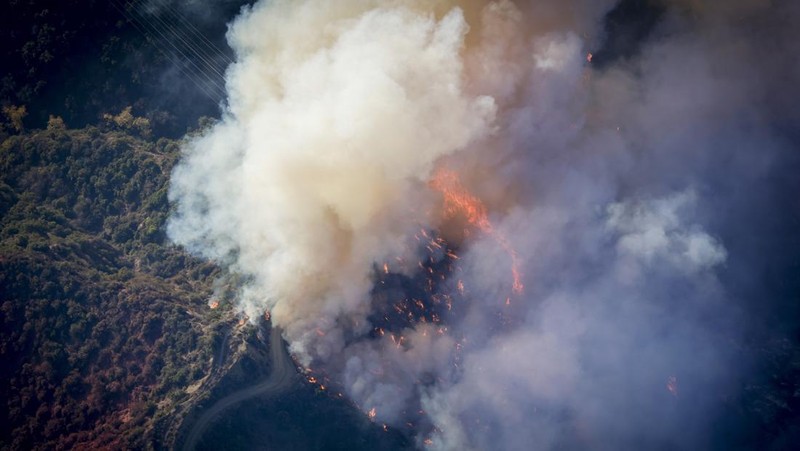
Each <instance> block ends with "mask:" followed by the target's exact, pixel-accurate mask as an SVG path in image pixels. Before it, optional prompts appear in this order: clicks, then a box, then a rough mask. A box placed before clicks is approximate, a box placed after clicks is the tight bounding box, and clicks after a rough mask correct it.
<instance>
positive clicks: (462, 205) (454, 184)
mask: <svg viewBox="0 0 800 451" xmlns="http://www.w3.org/2000/svg"><path fill="white" fill-rule="evenodd" d="M430 186H431V188H433V189H434V190H436V191H438V192H440V193H441V194H442V196H443V198H444V207H443V211H444V215H445V217H451V218H452V217H455V216H459V215H461V216H463V217H464V218H465V219H466V221H467V224H469V225H471V226H473V227H475V228H477V229H478V230H480V231H481V232H483V233H485V234H486V235H488V236H490V237H492V239H494V240H495V241H496V242H497V244H498V245H499V246H500V247H501V248H502V249H503V251H505V253H506V254H508V256H509V258H510V259H511V277H512V280H513V284H512V289H513V291H514V294H521V293H522V291H523V289H524V288H525V286H524V285H523V284H522V274H521V272H520V269H519V268H520V261H519V256H518V255H517V251H516V250H514V247H513V246H512V245H511V243H510V242H509V241H508V239H507V238H506V237H505V236H504V235H503V234H501V233H499V232H498V231H496V230H495V228H494V226H493V225H492V222H491V221H490V220H489V215H488V213H487V211H486V206H485V205H484V204H483V202H481V200H480V199H478V198H477V197H475V196H474V195H472V193H470V192H469V191H468V190H467V189H466V187H464V185H463V184H462V183H461V180H460V179H459V178H458V174H456V173H455V172H453V171H450V170H447V169H439V170H437V171H436V173H434V175H433V178H432V179H431V181H430Z"/></svg>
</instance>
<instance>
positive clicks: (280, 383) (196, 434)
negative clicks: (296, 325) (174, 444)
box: [182, 327, 296, 451]
mask: <svg viewBox="0 0 800 451" xmlns="http://www.w3.org/2000/svg"><path fill="white" fill-rule="evenodd" d="M269 341H270V361H271V363H272V369H271V372H270V374H269V376H268V377H267V378H266V379H265V380H264V381H263V382H261V383H259V384H257V385H253V386H250V387H246V388H243V389H241V390H239V391H236V392H233V393H231V394H230V395H228V396H226V397H224V398H222V399H220V400H219V401H217V402H216V403H214V405H212V406H211V407H210V408H209V409H208V410H206V411H205V412H203V414H202V415H201V416H200V418H198V419H197V421H195V422H194V424H193V425H192V429H191V430H190V431H189V433H188V434H187V435H186V440H184V442H183V448H182V449H183V450H184V451H192V450H194V449H195V448H196V447H197V442H198V441H199V440H200V439H201V438H202V437H203V432H205V430H206V428H207V427H208V426H209V425H210V424H211V422H212V421H214V418H215V417H216V416H217V415H218V414H220V413H222V412H223V411H224V410H225V409H228V408H229V407H233V406H234V405H236V404H239V403H240V402H242V401H244V400H246V399H249V398H252V397H254V396H262V395H266V394H272V393H278V392H280V391H282V390H283V389H284V388H286V387H287V386H288V385H289V382H290V381H291V377H292V375H294V373H295V372H296V368H295V367H294V364H293V362H292V359H291V358H290V357H289V354H288V353H287V351H286V347H285V346H284V345H283V337H281V331H280V329H278V328H277V327H273V328H272V333H271V334H270V340H269Z"/></svg>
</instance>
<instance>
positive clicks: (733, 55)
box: [168, 0, 800, 450]
mask: <svg viewBox="0 0 800 451" xmlns="http://www.w3.org/2000/svg"><path fill="white" fill-rule="evenodd" d="M768 3H769V2H761V1H738V2H725V6H724V7H723V6H719V5H717V4H716V3H713V2H704V1H674V2H663V3H660V4H659V5H658V8H660V11H662V12H661V18H660V21H659V23H658V24H657V26H656V27H655V29H654V31H653V33H651V36H650V37H649V38H648V39H647V40H646V41H642V42H639V43H638V48H637V49H636V51H635V52H633V53H631V54H630V55H622V56H619V55H618V56H617V57H612V56H613V55H612V56H606V57H605V58H604V59H603V61H602V65H601V64H600V63H601V62H600V61H595V62H592V57H591V55H590V53H591V52H593V51H598V50H601V46H602V45H603V42H605V41H604V39H605V37H604V36H605V35H604V27H603V19H604V17H605V16H606V14H607V13H608V12H609V11H611V10H612V8H614V7H615V4H616V2H614V1H589V0H586V1H582V0H573V1H539V2H531V3H530V4H529V3H524V2H520V3H514V2H511V1H508V0H500V1H494V2H491V1H468V2H463V1H461V2H459V1H445V0H441V1H434V2H425V1H413V0H396V1H370V0H347V1H288V0H274V1H269V2H267V1H261V2H258V3H256V4H255V5H254V6H252V7H250V8H247V9H245V10H243V12H242V14H241V15H240V16H239V17H238V18H237V19H236V20H235V21H234V22H233V23H232V24H231V25H230V29H229V34H228V39H229V43H230V45H231V47H232V48H233V49H234V51H235V52H236V62H235V63H234V64H233V65H232V66H230V67H229V68H228V70H227V80H226V83H227V93H228V99H227V103H226V105H225V108H224V112H223V116H222V119H221V120H220V121H219V122H218V123H217V124H216V125H214V126H213V127H211V128H210V129H209V130H207V131H206V132H204V133H203V134H202V135H201V136H197V137H191V138H189V139H188V140H187V144H186V146H185V149H184V155H183V157H182V159H181V161H180V163H179V164H178V166H177V167H176V168H175V170H174V173H173V176H172V185H171V190H170V198H171V200H172V202H174V204H175V211H174V214H173V216H172V217H171V219H170V221H169V224H168V233H169V236H170V237H171V239H172V240H173V241H175V242H176V243H178V244H181V245H183V246H186V247H187V248H188V249H190V250H191V251H193V252H195V253H197V254H199V255H202V256H204V257H206V258H209V259H212V260H214V261H216V262H217V263H219V264H220V265H222V266H224V267H225V268H227V269H228V271H229V272H230V273H231V274H235V275H238V276H241V277H240V278H239V280H243V281H244V282H243V284H242V286H241V288H240V292H239V295H238V297H237V301H236V302H237V308H238V309H240V310H241V312H242V313H244V314H246V315H248V316H249V317H250V318H255V317H257V316H259V315H263V314H264V312H265V311H269V312H270V313H271V318H272V321H273V322H274V324H276V325H278V326H280V327H281V328H283V330H284V331H285V332H284V333H285V338H286V339H287V341H288V342H289V343H290V347H291V352H292V353H294V355H296V356H297V358H298V359H299V361H300V363H301V364H303V365H304V366H307V367H311V368H314V369H315V370H317V371H322V372H324V374H325V377H326V378H329V380H330V381H331V383H333V384H337V385H339V386H341V387H342V390H343V391H344V392H345V393H346V395H347V396H348V397H349V398H350V399H351V400H352V401H353V402H354V404H355V405H357V406H358V407H359V408H360V409H362V410H363V411H364V413H365V414H367V415H368V416H369V417H370V418H372V419H373V420H374V421H376V422H379V423H384V424H387V425H389V426H392V427H398V428H405V429H409V433H410V434H412V435H413V436H414V437H415V439H416V440H417V443H418V445H419V446H420V447H426V448H431V449H511V450H513V449H552V448H562V449H563V448H567V449H572V448H576V449H585V448H591V449H637V448H638V449H641V448H652V447H662V448H663V447H666V448H695V449H696V448H698V447H708V446H710V445H711V444H712V443H714V440H716V439H715V437H714V435H713V434H714V431H713V426H714V419H715V418H717V417H718V415H719V412H720V410H721V409H722V405H723V401H722V400H723V399H724V398H725V396H727V395H728V394H729V390H730V387H731V386H732V384H733V382H734V381H735V380H736V379H737V378H738V377H741V375H742V374H744V372H745V371H746V368H745V366H744V365H742V364H740V363H739V362H737V359H736V352H735V348H736V346H735V343H737V342H738V340H740V339H741V337H742V335H743V334H744V333H745V329H746V328H745V327H744V326H743V319H744V318H745V317H746V313H747V312H748V310H749V309H751V307H752V303H753V302H754V301H752V300H751V299H752V298H753V296H755V295H756V294H757V292H758V291H759V289H758V286H759V284H760V283H763V281H761V280H760V279H758V278H757V275H755V274H756V273H757V271H755V270H754V269H757V267H758V265H760V264H762V263H763V262H764V260H763V259H762V257H759V256H758V255H757V250H756V249H755V248H753V247H752V246H748V245H746V244H741V243H739V242H738V241H739V240H738V238H739V237H741V236H742V235H743V234H748V233H752V231H753V230H755V229H756V228H758V227H759V226H758V224H760V223H759V220H758V219H754V215H755V216H761V215H763V211H765V210H764V209H766V208H768V207H766V206H764V199H770V198H773V197H772V196H773V194H774V190H776V189H777V188H776V185H770V184H769V183H764V181H765V180H769V179H770V177H772V176H774V174H776V173H778V172H780V171H786V170H787V169H786V168H787V166H786V164H788V163H787V162H788V161H789V157H788V156H787V155H789V153H788V148H789V145H788V144H787V143H786V140H785V139H784V135H785V133H786V130H787V129H789V128H791V127H790V124H791V123H795V124H796V120H797V119H798V118H797V117H796V116H797V112H796V109H794V110H793V109H792V108H793V107H792V105H791V104H789V103H787V100H786V98H787V97H788V98H792V94H795V95H796V94H797V87H795V86H790V83H789V82H788V80H791V79H792V77H791V76H789V77H786V74H787V73H789V74H794V75H795V76H797V75H798V72H800V64H798V62H797V58H794V57H792V56H791V55H794V54H796V53H795V50H796V49H792V48H790V47H791V46H790V45H789V44H787V43H788V42H800V39H797V36H795V35H796V34H797V31H796V30H795V28H792V27H791V26H789V25H788V24H790V23H791V20H786V18H787V17H794V18H797V17H798V7H797V6H792V5H789V4H788V2H787V3H780V4H779V5H778V6H775V5H771V4H768ZM743 27H744V28H747V27H749V28H747V29H749V30H754V32H753V33H742V32H738V31H737V30H741V29H743ZM795 46H796V45H795ZM765 49H769V50H765ZM607 53H608V52H607ZM794 79H797V77H795V78H794ZM794 98H797V97H796V96H795V97H794ZM442 174H454V177H456V178H457V179H456V180H455V181H450V182H448V183H443V182H442V180H443V179H442ZM448 177H449V176H448ZM448 180H449V179H448ZM743 186H746V187H748V189H747V190H745V191H742V189H741V187H743ZM773 205H774V204H773ZM750 224H752V226H751V225H750ZM516 279H521V280H516ZM522 287H524V288H522ZM415 293H416V294H415ZM403 298H408V299H405V300H404V302H405V303H403V302H400V303H397V302H398V301H401V300H403ZM412 298H413V299H412ZM417 301H418V302H417ZM414 305H418V306H419V308H418V309H417V307H414ZM445 305H446V307H445ZM393 309H395V310H397V311H398V312H399V317H402V318H404V319H403V320H402V321H400V320H393V319H392V317H391V315H390V313H391V312H392V310H393ZM431 311H433V312H435V315H434V314H433V313H430V312H431ZM425 312H427V313H425ZM409 423H410V424H411V426H408V424H409Z"/></svg>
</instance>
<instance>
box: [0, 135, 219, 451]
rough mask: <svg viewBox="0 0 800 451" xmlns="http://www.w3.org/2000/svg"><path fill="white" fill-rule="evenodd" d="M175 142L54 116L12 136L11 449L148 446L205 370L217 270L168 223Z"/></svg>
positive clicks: (5, 201) (5, 227)
mask: <svg viewBox="0 0 800 451" xmlns="http://www.w3.org/2000/svg"><path fill="white" fill-rule="evenodd" d="M177 154H178V145H177V143H176V142H174V141H170V140H166V139H160V140H158V141H157V142H151V141H146V140H142V139H139V138H136V137H133V136H132V135H131V134H130V133H128V132H126V131H124V130H112V129H110V128H107V129H101V128H98V127H88V128H85V129H80V130H67V129H65V128H64V127H63V124H61V123H60V122H59V121H57V120H53V121H51V125H50V127H48V129H46V130H41V131H34V132H31V133H26V134H22V135H19V136H11V137H8V138H7V139H5V141H4V142H3V143H2V147H0V174H2V175H1V176H0V177H1V178H0V193H2V195H1V196H0V202H2V204H0V212H1V214H2V221H0V249H1V250H0V304H1V305H2V309H1V310H0V322H2V328H3V334H2V336H1V339H2V343H1V344H0V371H2V378H3V379H4V380H7V381H8V384H4V385H3V387H2V389H0V402H2V404H3V405H6V406H8V409H3V413H2V415H3V416H2V418H1V419H0V422H2V425H3V427H2V432H0V445H2V446H0V447H2V448H6V447H10V448H12V449H65V448H73V447H79V448H93V449H96V448H104V447H106V448H142V447H145V444H147V443H151V442H153V440H154V436H155V434H156V431H155V429H154V422H155V421H157V420H158V419H159V418H160V417H163V416H166V415H169V414H170V412H171V411H172V409H173V408H174V405H175V404H176V403H180V402H181V401H184V400H185V399H186V398H187V396H188V395H187V393H186V391H187V387H189V386H190V385H192V384H194V383H196V382H197V381H198V380H199V379H201V378H203V377H204V376H205V375H206V373H207V372H208V370H209V365H210V361H211V357H212V354H213V340H214V329H213V328H211V325H212V324H214V322H215V321H218V320H219V319H220V317H221V316H222V314H221V313H215V314H209V313H208V310H209V309H208V306H207V304H206V302H207V299H208V296H209V293H210V291H209V290H210V282H211V279H212V278H213V276H214V274H215V271H216V269H215V268H214V267H213V266H211V265H210V264H206V263H201V262H199V261H197V260H194V259H192V258H191V257H189V256H188V255H186V254H185V253H184V252H183V251H181V250H179V249H176V248H175V247H173V246H171V245H168V244H167V243H166V241H165V236H164V233H163V223H164V220H165V217H166V215H167V212H168V208H169V207H168V204H167V199H166V183H167V176H168V174H169V171H170V168H171V167H172V164H173V162H174V161H175V158H176V157H177ZM201 312H202V313H201Z"/></svg>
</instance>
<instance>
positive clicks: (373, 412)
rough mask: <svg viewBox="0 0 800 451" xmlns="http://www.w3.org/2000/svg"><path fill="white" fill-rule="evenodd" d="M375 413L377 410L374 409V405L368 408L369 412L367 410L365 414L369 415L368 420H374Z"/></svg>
mask: <svg viewBox="0 0 800 451" xmlns="http://www.w3.org/2000/svg"><path fill="white" fill-rule="evenodd" d="M375 415H377V412H376V411H375V408H374V407H373V408H371V409H369V412H367V416H368V417H369V419H370V420H374V419H375Z"/></svg>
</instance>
